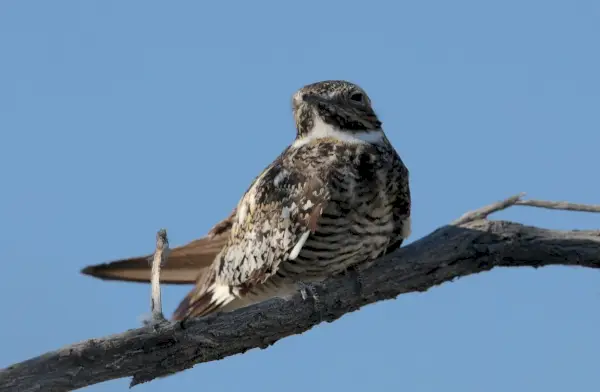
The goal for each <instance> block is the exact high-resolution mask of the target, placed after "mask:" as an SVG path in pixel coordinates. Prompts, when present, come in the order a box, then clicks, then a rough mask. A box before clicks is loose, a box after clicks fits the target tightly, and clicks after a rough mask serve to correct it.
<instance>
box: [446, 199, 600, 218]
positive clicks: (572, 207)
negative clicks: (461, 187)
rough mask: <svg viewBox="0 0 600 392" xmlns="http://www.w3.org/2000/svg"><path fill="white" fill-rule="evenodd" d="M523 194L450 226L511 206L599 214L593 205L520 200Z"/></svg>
mask: <svg viewBox="0 0 600 392" xmlns="http://www.w3.org/2000/svg"><path fill="white" fill-rule="evenodd" d="M523 196H525V193H519V194H518V195H514V196H512V197H509V198H508V199H506V200H502V201H499V202H496V203H493V204H490V205H488V206H485V207H482V208H479V209H477V210H473V211H469V212H467V213H465V214H463V215H462V216H461V217H460V218H458V219H456V220H455V221H454V222H452V223H451V224H453V225H455V226H458V225H463V224H465V223H469V222H473V221H476V220H478V219H486V218H487V217H488V216H489V215H490V214H492V213H494V212H498V211H502V210H504V209H507V208H508V207H511V206H526V207H537V208H547V209H550V210H567V211H581V212H600V205H594V204H577V203H569V202H567V201H548V200H522V197H523Z"/></svg>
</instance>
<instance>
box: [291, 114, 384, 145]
mask: <svg viewBox="0 0 600 392" xmlns="http://www.w3.org/2000/svg"><path fill="white" fill-rule="evenodd" d="M322 138H332V139H337V140H339V141H341V142H345V143H365V144H366V143H369V144H380V143H382V142H383V138H384V136H383V131H382V130H381V129H377V130H372V131H362V132H354V133H350V132H344V131H341V130H339V129H337V128H335V127H333V126H332V125H329V124H326V123H325V122H324V121H323V120H321V118H320V117H319V116H315V117H314V126H313V128H312V130H311V131H310V132H309V134H308V135H306V136H304V137H303V138H302V139H298V140H296V141H294V143H293V144H292V147H295V148H298V147H300V146H303V145H305V144H307V143H310V142H311V141H313V140H315V139H322Z"/></svg>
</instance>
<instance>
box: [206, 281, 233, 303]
mask: <svg viewBox="0 0 600 392" xmlns="http://www.w3.org/2000/svg"><path fill="white" fill-rule="evenodd" d="M210 291H212V298H211V299H212V301H211V302H213V303H215V304H218V305H227V304H228V303H230V302H231V301H233V300H234V299H235V297H234V296H233V295H232V294H231V292H230V291H229V286H227V285H223V284H216V283H215V284H213V285H212V286H211V287H210Z"/></svg>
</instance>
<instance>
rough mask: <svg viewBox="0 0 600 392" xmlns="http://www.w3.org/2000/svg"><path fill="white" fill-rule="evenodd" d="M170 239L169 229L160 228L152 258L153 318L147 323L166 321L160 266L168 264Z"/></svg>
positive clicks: (153, 323) (151, 306) (155, 323)
mask: <svg viewBox="0 0 600 392" xmlns="http://www.w3.org/2000/svg"><path fill="white" fill-rule="evenodd" d="M169 251H170V250H169V240H168V238H167V230H165V229H160V230H159V231H158V233H156V250H155V251H154V258H153V259H152V275H151V280H150V282H151V298H150V311H151V312H152V313H151V319H150V320H146V322H145V323H144V324H145V325H157V324H160V323H162V322H165V321H166V319H165V316H164V315H163V311H162V300H161V295H160V267H162V266H164V265H166V264H167V259H168V257H169Z"/></svg>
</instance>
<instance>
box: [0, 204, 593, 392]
mask: <svg viewBox="0 0 600 392" xmlns="http://www.w3.org/2000/svg"><path fill="white" fill-rule="evenodd" d="M518 200H519V198H518V197H517V198H513V200H512V202H513V203H512V204H513V205H514V204H517V201H518ZM501 203H503V202H501ZM505 204H506V203H505ZM510 204H511V203H508V204H506V205H501V206H500V207H498V208H496V209H492V211H488V210H489V209H488V210H485V213H483V214H481V213H474V214H471V216H472V217H475V218H473V219H469V218H468V217H467V218H464V219H463V218H461V219H462V221H461V223H460V225H459V226H444V227H442V228H440V229H438V230H436V231H434V232H433V233H431V234H429V235H428V236H426V237H424V238H422V239H420V240H418V241H415V242H413V243H412V244H410V245H408V246H406V247H403V248H401V249H399V250H397V251H396V252H394V253H393V254H391V255H389V256H387V257H384V258H382V259H380V260H378V261H377V262H376V263H375V264H374V265H373V267H371V268H369V269H367V270H365V271H364V272H363V275H364V276H363V284H362V296H361V295H358V290H357V288H358V287H357V284H356V278H355V276H353V274H349V275H347V276H339V277H336V278H332V279H329V280H327V281H326V282H325V283H324V284H323V285H322V286H318V287H317V293H318V297H319V310H320V314H317V312H316V311H315V306H314V302H313V301H312V300H311V299H310V298H309V299H307V300H303V299H302V297H301V295H300V294H297V295H296V296H294V298H293V299H291V300H289V301H283V300H270V301H266V302H263V303H261V304H257V305H255V306H251V307H248V308H244V309H239V310H237V311H234V312H231V313H225V314H220V315H209V316H207V317H204V318H200V319H195V320H190V321H188V322H187V323H186V324H185V325H182V324H181V323H171V322H168V323H165V324H160V325H158V326H154V327H152V326H147V327H142V328H138V329H134V330H129V331H127V332H124V333H121V334H118V335H112V336H107V337H104V338H99V339H90V340H87V341H85V342H82V343H77V344H74V345H70V346H67V347H63V348H61V349H59V350H57V351H54V352H49V353H47V354H44V355H42V356H39V357H37V358H33V359H30V360H27V361H24V362H21V363H18V364H15V365H13V366H10V367H9V368H6V369H4V370H1V371H0V390H1V391H8V390H11V391H12V390H15V391H70V390H74V389H78V388H81V387H84V386H87V385H91V384H96V383H99V382H103V381H107V380H112V379H116V378H121V377H130V376H133V380H132V385H136V384H139V383H142V382H146V381H150V380H152V379H155V378H157V377H160V376H165V375H168V374H172V373H174V372H178V371H181V370H184V369H187V368H190V367H192V366H194V365H195V364H198V363H202V362H209V361H214V360H219V359H222V358H225V357H228V356H230V355H235V354H240V353H244V352H246V351H248V350H250V349H253V348H257V347H260V348H266V347H268V346H269V345H271V344H273V343H275V342H276V341H277V340H279V339H281V338H284V337H286V336H289V335H293V334H299V333H302V332H305V331H307V330H309V329H310V328H312V327H313V326H315V325H316V324H318V323H320V322H321V320H322V321H328V322H332V321H334V320H336V319H338V318H340V317H341V316H343V315H344V314H346V313H349V312H351V311H354V310H357V309H359V308H360V307H362V306H364V305H367V304H370V303H374V302H377V301H382V300H387V299H392V298H395V297H396V296H398V295H400V294H403V293H408V292H414V291H425V290H427V289H429V288H431V287H433V286H436V285H439V284H441V283H444V282H448V281H451V280H453V279H456V278H458V277H461V276H466V275H471V274H475V273H479V272H483V271H488V270H491V269H492V268H495V267H523V266H529V267H542V266H547V265H568V266H581V267H588V268H600V231H591V230H588V231H577V230H575V231H556V230H547V229H541V228H537V227H532V226H524V225H521V224H518V223H514V222H507V221H489V220H486V219H483V218H485V217H486V216H487V213H490V212H493V211H496V210H498V209H502V208H506V207H507V206H509V205H510ZM465 216H466V215H465Z"/></svg>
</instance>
